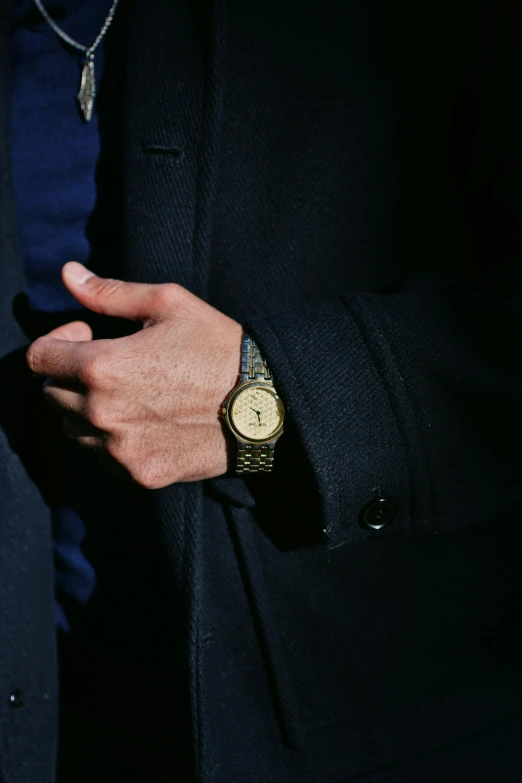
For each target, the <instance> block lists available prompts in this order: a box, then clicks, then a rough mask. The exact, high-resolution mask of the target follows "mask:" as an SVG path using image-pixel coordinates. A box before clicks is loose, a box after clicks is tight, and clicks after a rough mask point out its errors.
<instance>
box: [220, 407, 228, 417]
mask: <svg viewBox="0 0 522 783" xmlns="http://www.w3.org/2000/svg"><path fill="white" fill-rule="evenodd" d="M226 412H227V409H226V408H224V407H223V408H221V413H222V415H223V416H224V415H225V414H226Z"/></svg>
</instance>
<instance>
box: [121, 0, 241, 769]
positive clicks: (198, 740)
mask: <svg viewBox="0 0 522 783" xmlns="http://www.w3.org/2000/svg"><path fill="white" fill-rule="evenodd" d="M225 41H226V36H225V0H198V2H192V3H189V2H188V0H185V1H184V2H179V3H171V2H168V0H135V3H134V9H133V15H132V20H131V27H130V34H129V57H128V70H127V82H126V94H125V101H126V109H125V121H124V125H125V127H124V173H123V181H124V225H125V268H124V274H125V276H126V277H127V278H128V279H132V280H139V281H144V282H155V283H159V282H169V281H171V282H176V283H179V284H181V285H183V286H185V287H187V288H189V289H190V290H192V291H193V292H194V293H196V294H197V295H199V296H201V297H203V298H205V296H206V292H207V280H208V269H209V262H210V253H211V241H212V228H213V225H212V217H213V203H214V195H215V190H216V178H217V172H218V165H219V149H220V131H221V121H222V107H223V93H224V65H225ZM154 495H155V501H154V502H155V510H156V511H157V512H158V514H159V518H160V521H161V525H162V536H163V541H164V545H165V548H166V551H167V553H168V555H169V557H170V560H171V564H172V572H173V578H174V582H175V583H176V585H177V589H179V590H180V592H181V595H182V597H183V604H184V606H185V610H186V623H187V629H188V648H187V656H188V666H189V677H190V690H191V699H192V716H193V737H194V748H195V765H196V779H197V780H198V781H202V783H203V782H206V781H210V780H212V768H213V765H212V760H211V757H210V754H209V751H208V743H207V741H206V728H205V727H206V720H205V693H204V687H203V682H202V662H201V644H200V639H201V628H200V594H201V578H202V562H201V547H200V543H201V541H200V536H201V503H202V486H201V484H200V483H197V484H188V485H178V486H172V487H168V488H166V489H165V490H161V491H160V492H157V493H154Z"/></svg>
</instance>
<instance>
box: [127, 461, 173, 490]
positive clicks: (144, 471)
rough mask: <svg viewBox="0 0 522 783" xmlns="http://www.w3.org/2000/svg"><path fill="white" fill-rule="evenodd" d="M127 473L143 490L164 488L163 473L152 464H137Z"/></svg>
mask: <svg viewBox="0 0 522 783" xmlns="http://www.w3.org/2000/svg"><path fill="white" fill-rule="evenodd" d="M129 472H130V474H131V476H132V478H133V480H134V481H135V482H136V483H137V484H139V485H140V486H141V487H144V488H145V489H161V487H164V486H165V481H164V476H163V471H162V470H161V469H160V468H159V467H158V465H157V464H154V463H147V462H145V463H143V464H137V465H136V466H135V467H131V468H130V469H129Z"/></svg>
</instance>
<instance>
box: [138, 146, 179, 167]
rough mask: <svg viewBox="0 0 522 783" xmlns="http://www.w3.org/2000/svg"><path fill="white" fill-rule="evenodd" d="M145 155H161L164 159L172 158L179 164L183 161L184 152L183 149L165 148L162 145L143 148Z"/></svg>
mask: <svg viewBox="0 0 522 783" xmlns="http://www.w3.org/2000/svg"><path fill="white" fill-rule="evenodd" d="M142 152H143V154H144V155H160V156H161V157H164V158H171V160H175V161H176V162H177V163H179V161H180V160H182V159H183V150H182V149H181V147H165V146H163V145H162V144H148V145H147V146H146V147H143V148H142Z"/></svg>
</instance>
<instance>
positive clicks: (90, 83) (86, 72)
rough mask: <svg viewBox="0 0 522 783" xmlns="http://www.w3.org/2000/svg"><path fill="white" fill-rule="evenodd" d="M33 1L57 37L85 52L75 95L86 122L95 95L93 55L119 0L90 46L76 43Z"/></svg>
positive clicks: (90, 115)
mask: <svg viewBox="0 0 522 783" xmlns="http://www.w3.org/2000/svg"><path fill="white" fill-rule="evenodd" d="M33 2H34V4H35V6H36V7H37V8H38V10H39V11H40V13H41V15H42V16H43V18H44V19H45V21H46V22H47V24H48V25H49V27H50V28H51V30H54V32H55V33H56V35H57V36H58V37H59V38H61V39H62V41H65V43H67V44H69V46H72V47H73V49H76V50H77V51H79V52H83V54H85V62H84V65H83V69H82V81H81V85H80V91H79V93H78V95H77V98H78V102H79V104H80V108H81V110H82V113H83V116H84V118H85V120H86V122H89V120H90V119H91V117H92V109H93V106H94V99H95V97H96V81H95V72H94V55H95V52H96V49H97V48H98V46H99V45H100V43H101V42H102V41H103V39H104V38H105V34H106V33H107V30H108V29H109V27H110V26H111V23H112V20H113V19H114V14H115V13H116V7H117V5H118V2H119V0H113V2H112V5H111V7H110V9H109V13H108V14H107V16H106V17H105V21H104V23H103V24H102V26H101V29H100V32H99V33H98V35H97V36H96V38H95V39H94V41H93V42H92V44H91V45H90V46H83V44H81V43H78V41H75V40H74V38H71V36H70V35H67V33H66V32H65V30H62V28H61V27H60V26H59V25H57V24H56V22H55V21H54V19H53V18H52V17H51V16H50V15H49V12H48V11H47V9H46V8H45V7H44V5H43V3H42V1H41V0H33Z"/></svg>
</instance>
